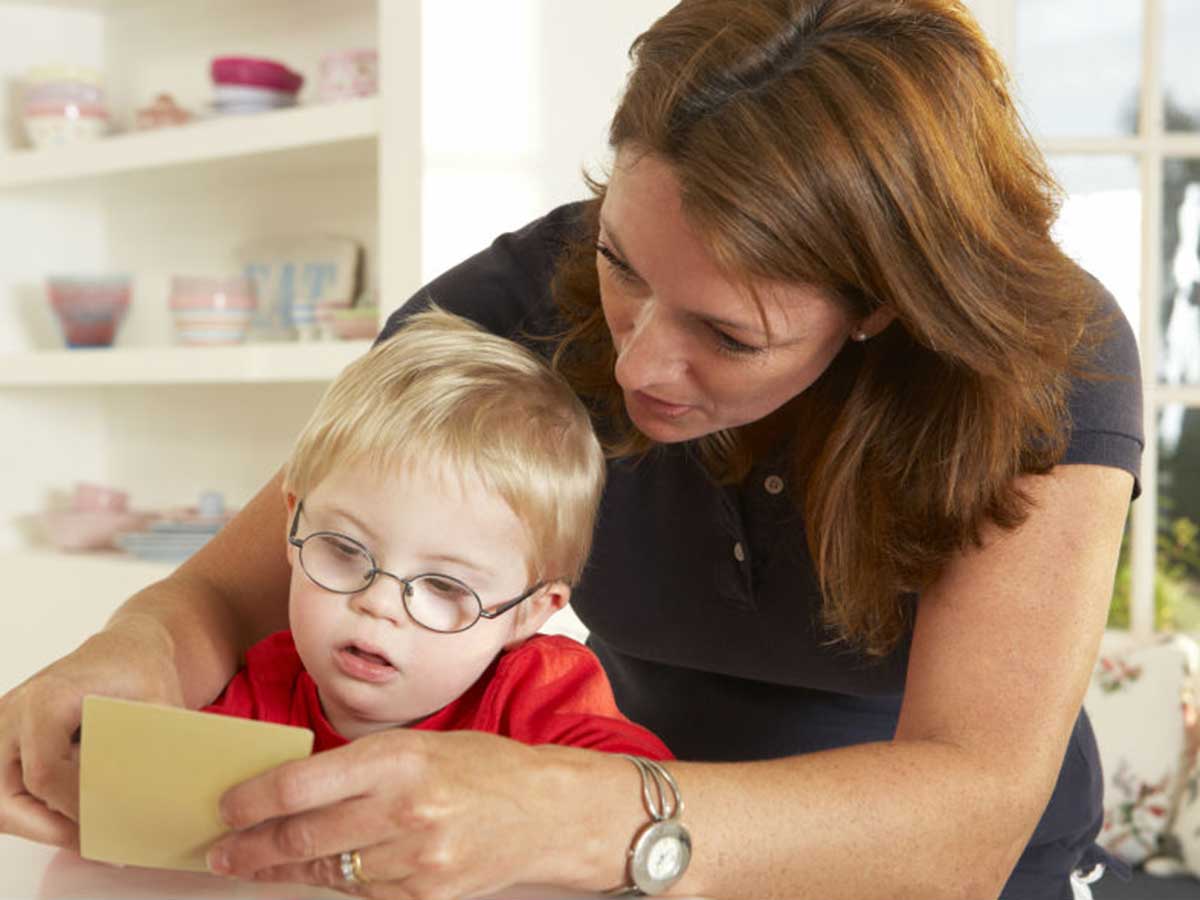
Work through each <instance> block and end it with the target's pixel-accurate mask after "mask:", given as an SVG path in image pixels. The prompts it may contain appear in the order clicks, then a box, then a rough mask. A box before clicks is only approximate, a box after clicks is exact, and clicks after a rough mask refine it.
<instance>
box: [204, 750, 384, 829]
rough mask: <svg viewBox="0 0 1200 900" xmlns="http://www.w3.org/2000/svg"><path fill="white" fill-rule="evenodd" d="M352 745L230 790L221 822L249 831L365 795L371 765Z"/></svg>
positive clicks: (286, 765) (280, 768)
mask: <svg viewBox="0 0 1200 900" xmlns="http://www.w3.org/2000/svg"><path fill="white" fill-rule="evenodd" d="M361 757H362V754H361V753H358V752H357V748H356V746H355V745H354V744H347V745H346V746H345V747H339V748H337V749H336V750H329V751H326V752H325V753H319V754H317V755H316V756H310V757H308V758H307V759H301V760H296V761H295V762H289V763H284V764H283V765H280V766H277V767H275V768H274V769H271V770H270V771H269V772H264V773H263V774H262V775H259V776H258V777H257V778H251V779H250V780H249V781H244V782H242V783H241V784H239V785H237V786H236V787H232V788H230V789H229V790H228V791H226V792H225V794H224V796H222V797H221V819H222V820H223V821H224V822H225V824H226V825H228V826H229V827H230V828H235V829H247V828H252V827H254V826H255V825H259V824H261V823H263V822H267V821H269V820H271V819H277V818H279V817H281V816H292V815H296V814H299V813H304V812H307V811H308V810H314V809H319V808H321V807H324V806H329V805H331V804H335V803H339V802H341V801H343V800H348V799H350V798H352V797H356V796H359V795H360V794H363V793H365V792H366V791H367V789H368V788H369V786H370V784H371V776H370V773H369V771H368V768H367V764H368V760H365V759H362V758H361Z"/></svg>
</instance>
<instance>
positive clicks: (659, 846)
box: [646, 835, 683, 881]
mask: <svg viewBox="0 0 1200 900" xmlns="http://www.w3.org/2000/svg"><path fill="white" fill-rule="evenodd" d="M682 861H683V844H682V843H681V842H680V840H679V838H677V837H675V836H673V835H664V836H663V837H661V838H660V839H659V840H657V841H655V842H654V844H653V845H652V846H651V847H650V855H649V856H648V857H647V858H646V871H648V872H649V873H650V877H651V878H653V879H654V880H655V881H663V880H665V879H667V878H674V877H675V875H676V874H677V873H678V872H679V869H680V863H681V862H682Z"/></svg>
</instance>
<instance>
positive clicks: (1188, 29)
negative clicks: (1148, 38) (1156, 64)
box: [1162, 0, 1200, 131]
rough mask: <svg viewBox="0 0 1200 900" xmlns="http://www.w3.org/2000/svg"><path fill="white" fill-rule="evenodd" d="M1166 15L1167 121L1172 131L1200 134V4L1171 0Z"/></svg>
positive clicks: (1164, 65)
mask: <svg viewBox="0 0 1200 900" xmlns="http://www.w3.org/2000/svg"><path fill="white" fill-rule="evenodd" d="M1163 16H1164V23H1163V51H1162V52H1163V61H1162V73H1163V74H1162V78H1163V116H1164V122H1165V124H1166V127H1167V130H1168V131H1200V57H1198V56H1197V55H1196V45H1197V44H1198V43H1200V3H1197V2H1196V0H1167V2H1166V5H1165V6H1164V8H1163Z"/></svg>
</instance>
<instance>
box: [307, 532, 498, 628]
mask: <svg viewBox="0 0 1200 900" xmlns="http://www.w3.org/2000/svg"><path fill="white" fill-rule="evenodd" d="M300 565H301V566H303V567H304V571H305V572H307V573H308V577H309V578H311V579H312V580H313V581H315V582H316V583H317V584H319V585H320V586H321V587H323V588H325V589H326V590H330V591H335V592H337V593H339V594H352V593H355V592H356V591H361V590H363V589H365V588H366V587H368V586H369V585H370V583H371V580H372V577H373V565H372V563H371V558H370V557H369V556H368V555H367V554H366V552H365V551H364V550H363V548H362V547H359V546H357V545H355V544H352V543H350V542H348V541H346V540H343V539H339V538H338V537H337V536H336V535H332V534H314V535H311V536H309V537H308V538H307V539H306V540H305V541H304V544H303V545H302V546H301V548H300ZM404 606H405V608H406V609H407V610H408V614H409V615H410V616H412V617H413V619H414V620H415V621H416V622H418V623H420V624H421V625H424V626H425V627H426V628H431V629H433V630H434V631H461V630H463V629H464V628H469V627H470V626H471V625H473V624H474V623H475V620H476V619H478V618H479V610H480V605H479V599H478V597H477V596H476V595H475V592H474V591H472V590H471V589H470V588H469V587H467V585H465V584H463V583H462V582H461V581H458V580H456V579H454V578H450V577H449V576H446V575H422V576H421V577H419V578H413V579H411V580H409V582H408V584H407V585H405V587H404Z"/></svg>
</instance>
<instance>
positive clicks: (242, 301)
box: [167, 275, 258, 310]
mask: <svg viewBox="0 0 1200 900" xmlns="http://www.w3.org/2000/svg"><path fill="white" fill-rule="evenodd" d="M167 306H168V308H170V309H177V310H184V309H189V310H191V309H196V310H199V309H228V310H233V309H245V310H253V309H257V308H258V295H257V293H256V290H255V286H254V282H253V281H252V280H251V279H249V278H241V277H234V278H203V277H190V276H185V275H177V276H175V277H174V278H172V279H171V294H170V297H169V298H168V300H167Z"/></svg>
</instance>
